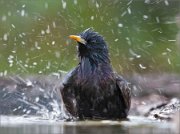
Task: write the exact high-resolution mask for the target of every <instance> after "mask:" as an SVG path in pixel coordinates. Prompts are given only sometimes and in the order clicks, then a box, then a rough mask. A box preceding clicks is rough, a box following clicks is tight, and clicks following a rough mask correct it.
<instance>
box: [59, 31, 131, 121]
mask: <svg viewBox="0 0 180 134" xmlns="http://www.w3.org/2000/svg"><path fill="white" fill-rule="evenodd" d="M69 37H70V38H71V39H73V40H75V41H77V43H78V57H79V64H78V65H77V67H75V68H74V69H73V70H72V71H70V72H69V73H68V74H67V76H66V78H65V79H64V81H63V88H62V89H61V93H62V97H63V101H64V104H65V107H66V109H67V111H68V112H69V113H70V114H71V115H72V116H73V117H76V118H77V119H80V120H84V119H100V120H101V119H110V120H120V119H124V118H126V117H127V115H128V111H129V109H130V103H131V93H130V90H131V89H130V87H129V83H128V82H127V81H126V80H125V79H123V78H122V76H120V75H118V74H117V73H115V72H114V71H113V69H112V66H111V64H110V59H109V53H108V47H107V44H106V42H105V40H104V38H103V37H102V36H101V35H100V34H99V33H97V32H95V31H94V30H93V29H92V28H89V29H86V30H85V31H83V32H82V33H80V34H79V35H70V36H69Z"/></svg>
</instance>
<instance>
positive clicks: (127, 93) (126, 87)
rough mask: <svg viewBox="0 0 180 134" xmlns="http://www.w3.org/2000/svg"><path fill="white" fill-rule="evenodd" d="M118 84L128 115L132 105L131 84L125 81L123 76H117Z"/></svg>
mask: <svg viewBox="0 0 180 134" xmlns="http://www.w3.org/2000/svg"><path fill="white" fill-rule="evenodd" d="M116 84H117V86H118V88H119V90H120V93H121V97H122V98H123V101H124V105H125V108H126V113H128V111H129V109H130V105H131V88H130V83H128V82H127V81H126V80H124V79H123V78H122V77H121V76H116Z"/></svg>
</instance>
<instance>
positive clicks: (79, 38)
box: [69, 35, 86, 45]
mask: <svg viewBox="0 0 180 134" xmlns="http://www.w3.org/2000/svg"><path fill="white" fill-rule="evenodd" d="M69 38H71V39H73V40H75V41H77V42H80V43H82V44H84V45H85V44H86V40H85V39H83V38H81V37H80V36H77V35H70V36H69Z"/></svg>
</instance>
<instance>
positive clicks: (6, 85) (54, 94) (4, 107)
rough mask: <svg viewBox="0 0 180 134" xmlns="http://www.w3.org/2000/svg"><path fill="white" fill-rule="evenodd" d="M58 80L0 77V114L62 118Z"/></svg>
mask: <svg viewBox="0 0 180 134" xmlns="http://www.w3.org/2000/svg"><path fill="white" fill-rule="evenodd" d="M60 86H61V84H60V79H59V77H55V76H30V77H29V76H28V77H26V78H22V77H20V76H15V77H8V78H4V77H0V88H1V90H0V107H1V109H0V114H1V115H23V116H24V117H30V116H32V115H33V116H38V117H41V118H42V119H50V120H51V119H53V120H65V119H67V118H68V119H69V115H68V113H67V111H66V109H65V108H64V105H63V101H62V97H61V93H60Z"/></svg>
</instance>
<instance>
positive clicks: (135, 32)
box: [0, 0, 180, 75]
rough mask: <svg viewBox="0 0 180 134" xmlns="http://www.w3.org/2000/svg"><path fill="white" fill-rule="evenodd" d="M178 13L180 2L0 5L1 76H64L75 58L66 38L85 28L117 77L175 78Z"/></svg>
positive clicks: (60, 0)
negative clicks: (103, 44)
mask: <svg viewBox="0 0 180 134" xmlns="http://www.w3.org/2000/svg"><path fill="white" fill-rule="evenodd" d="M179 13H180V0H101V1H100V0H88V1H86V0H8V1H7V0H0V63H1V64H0V74H1V75H5V74H12V73H15V74H31V73H33V74H37V73H38V74H48V73H52V72H59V71H61V70H64V71H69V70H70V69H72V68H73V67H75V66H76V65H77V63H78V58H77V56H76V54H77V52H76V45H75V44H76V43H75V42H73V41H71V40H70V39H68V35H70V34H76V33H79V32H81V31H83V30H84V29H86V28H88V27H93V28H94V29H95V30H96V31H98V32H99V33H100V34H102V35H103V36H104V37H105V39H106V41H107V42H108V44H109V49H110V56H111V60H112V65H113V67H114V69H115V70H116V71H117V72H119V73H122V74H126V73H128V74H129V73H154V72H176V73H180V54H179V50H178V45H179V46H180V44H178V43H177V41H176V40H177V38H178V37H177V34H178V26H177V24H176V22H177V21H176V20H177V16H178V14H179ZM179 38H180V37H179Z"/></svg>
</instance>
